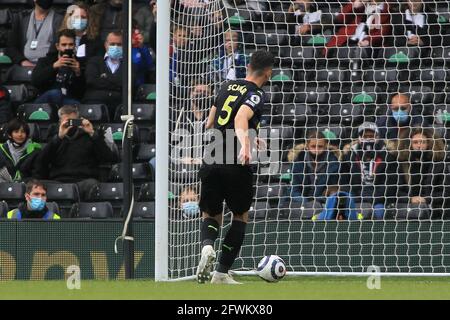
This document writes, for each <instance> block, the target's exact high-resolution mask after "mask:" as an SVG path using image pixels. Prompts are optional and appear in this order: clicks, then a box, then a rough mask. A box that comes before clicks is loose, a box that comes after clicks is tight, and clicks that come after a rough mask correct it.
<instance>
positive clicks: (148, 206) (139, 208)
mask: <svg viewBox="0 0 450 320" xmlns="http://www.w3.org/2000/svg"><path fill="white" fill-rule="evenodd" d="M133 217H134V218H143V219H154V218H155V202H135V203H134V205H133Z"/></svg>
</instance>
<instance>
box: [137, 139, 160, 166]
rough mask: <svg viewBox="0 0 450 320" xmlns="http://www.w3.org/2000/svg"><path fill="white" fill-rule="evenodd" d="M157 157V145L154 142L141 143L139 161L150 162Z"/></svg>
mask: <svg viewBox="0 0 450 320" xmlns="http://www.w3.org/2000/svg"><path fill="white" fill-rule="evenodd" d="M154 157H156V147H155V145H154V144H148V143H141V144H139V151H138V154H137V157H136V160H137V161H139V162H148V161H150V159H153V158H154Z"/></svg>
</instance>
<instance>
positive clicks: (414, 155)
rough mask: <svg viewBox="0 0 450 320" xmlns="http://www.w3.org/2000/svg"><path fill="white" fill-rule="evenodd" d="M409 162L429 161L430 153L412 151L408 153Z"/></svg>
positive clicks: (426, 151)
mask: <svg viewBox="0 0 450 320" xmlns="http://www.w3.org/2000/svg"><path fill="white" fill-rule="evenodd" d="M409 155H410V160H412V161H414V160H420V161H424V160H430V159H431V157H430V155H431V153H430V151H428V150H412V151H411V152H410V154H409Z"/></svg>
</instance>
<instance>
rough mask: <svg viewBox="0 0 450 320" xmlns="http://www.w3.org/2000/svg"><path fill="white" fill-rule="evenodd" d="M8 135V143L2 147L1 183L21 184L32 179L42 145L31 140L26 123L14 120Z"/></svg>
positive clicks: (0, 160)
mask: <svg viewBox="0 0 450 320" xmlns="http://www.w3.org/2000/svg"><path fill="white" fill-rule="evenodd" d="M6 133H7V135H8V141H6V142H5V143H4V144H2V145H0V181H6V182H13V181H16V182H20V181H24V180H26V179H29V178H31V177H32V175H33V171H34V170H35V167H36V164H37V163H36V158H37V156H38V154H39V152H40V150H41V145H40V144H39V143H35V142H33V141H32V140H31V138H30V127H29V126H28V124H27V123H26V122H25V121H22V120H19V119H12V120H11V121H10V122H9V123H8V127H7V130H6Z"/></svg>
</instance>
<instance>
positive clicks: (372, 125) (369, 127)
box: [358, 121, 378, 135]
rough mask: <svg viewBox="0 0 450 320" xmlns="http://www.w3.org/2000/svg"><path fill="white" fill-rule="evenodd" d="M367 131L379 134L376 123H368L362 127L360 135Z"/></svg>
mask: <svg viewBox="0 0 450 320" xmlns="http://www.w3.org/2000/svg"><path fill="white" fill-rule="evenodd" d="M366 130H371V131H373V132H375V134H378V127H377V125H376V123H375V122H369V121H366V122H364V123H363V124H362V125H360V126H359V128H358V135H361V134H363V133H364V131H366Z"/></svg>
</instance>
